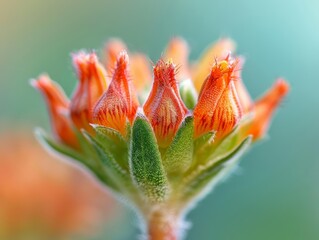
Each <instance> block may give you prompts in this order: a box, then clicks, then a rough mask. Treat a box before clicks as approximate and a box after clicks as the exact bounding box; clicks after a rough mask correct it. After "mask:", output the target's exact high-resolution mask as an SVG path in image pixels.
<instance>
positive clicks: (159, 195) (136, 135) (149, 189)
mask: <svg viewBox="0 0 319 240" xmlns="http://www.w3.org/2000/svg"><path fill="white" fill-rule="evenodd" d="M130 151H131V152H130V171H131V176H132V178H133V181H134V182H135V183H136V185H137V187H138V189H139V190H140V192H141V193H142V196H143V197H144V199H145V200H147V201H150V202H155V203H156V202H157V203H160V202H163V201H164V200H165V199H166V198H167V196H168V193H169V186H168V181H167V177H166V173H165V171H164V167H163V165H162V162H161V155H160V152H159V149H158V145H157V142H156V138H155V135H154V133H153V130H152V127H151V126H150V124H149V122H148V121H147V120H146V119H145V118H144V117H142V116H138V117H137V118H136V120H135V122H134V125H133V129H132V138H131V146H130Z"/></svg>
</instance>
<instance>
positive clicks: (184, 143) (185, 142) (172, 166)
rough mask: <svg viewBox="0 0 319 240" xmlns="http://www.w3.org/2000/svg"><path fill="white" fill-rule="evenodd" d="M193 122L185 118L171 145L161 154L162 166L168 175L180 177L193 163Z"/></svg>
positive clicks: (189, 118)
mask: <svg viewBox="0 0 319 240" xmlns="http://www.w3.org/2000/svg"><path fill="white" fill-rule="evenodd" d="M193 134H194V120H193V118H192V117H190V116H189V117H186V118H185V119H184V121H183V122H182V124H181V126H180V128H179V130H178V131H177V133H176V135H175V137H174V139H173V141H172V143H171V144H170V145H169V147H168V148H167V150H166V151H165V153H164V154H163V165H164V168H165V170H166V172H167V173H168V174H174V175H175V176H180V175H181V174H182V173H184V172H185V171H186V170H187V169H188V168H189V167H190V165H191V163H192V161H193Z"/></svg>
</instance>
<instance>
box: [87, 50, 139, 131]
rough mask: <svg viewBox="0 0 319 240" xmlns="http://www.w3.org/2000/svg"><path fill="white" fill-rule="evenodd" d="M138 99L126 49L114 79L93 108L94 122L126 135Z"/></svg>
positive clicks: (119, 61)
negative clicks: (131, 79)
mask: <svg viewBox="0 0 319 240" xmlns="http://www.w3.org/2000/svg"><path fill="white" fill-rule="evenodd" d="M137 108H138V101H137V98H136V95H135V92H134V90H133V86H132V82H131V81H130V79H129V60H128V55H127V53H126V52H125V51H123V52H121V53H120V54H119V57H118V60H117V63H116V67H115V70H114V74H113V77H112V81H111V83H110V86H109V88H108V89H107V91H106V92H105V93H104V94H103V95H102V96H101V98H100V99H99V100H98V102H97V103H96V105H95V107H94V110H93V122H94V123H97V124H99V125H102V126H106V127H110V128H113V129H115V130H118V131H119V132H120V133H122V134H123V136H125V135H126V123H127V121H129V122H130V123H132V122H133V120H134V118H135V115H136V111H137Z"/></svg>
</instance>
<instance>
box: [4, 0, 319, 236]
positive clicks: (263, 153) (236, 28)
mask: <svg viewBox="0 0 319 240" xmlns="http://www.w3.org/2000/svg"><path fill="white" fill-rule="evenodd" d="M318 13H319V1H317V0H304V1H299V0H281V1H276V0H268V1H255V0H242V1H238V0H223V1H221V0H218V1H214V0H210V1H189V0H175V1H169V0H168V1H166V0H162V1H151V0H131V1H130V0H128V1H124V0H117V1H87V0H55V1H53V0H52V1H44V0H24V1H18V0H10V1H9V0H0V124H1V125H0V129H1V130H8V129H10V128H14V127H15V125H17V124H18V125H27V126H28V127H30V128H33V127H34V126H42V127H48V117H47V113H46V110H45V106H44V103H43V102H42V99H41V97H40V95H39V94H38V93H37V92H35V91H34V90H33V89H32V88H31V87H30V86H29V85H28V80H29V79H30V78H35V77H37V76H38V75H39V74H40V73H42V72H48V73H49V74H50V76H51V77H52V78H53V79H54V80H56V81H58V82H59V83H60V84H61V85H62V86H63V87H64V89H65V90H66V92H67V93H68V94H70V93H71V92H72V90H73V87H74V86H75V82H76V77H75V74H74V72H73V69H72V65H71V59H70V53H71V52H72V51H76V50H79V49H83V48H85V49H97V50H100V49H101V48H102V47H103V44H104V42H105V41H106V40H107V39H108V38H109V37H114V36H115V37H120V38H122V39H123V40H124V41H125V42H126V43H127V45H128V47H129V48H130V49H131V50H133V51H142V52H145V53H146V54H148V55H149V56H150V58H151V59H152V60H153V61H156V59H157V58H159V57H160V55H161V53H162V51H163V49H164V48H165V45H166V43H167V42H168V40H169V39H170V38H171V37H173V36H182V37H184V38H185V39H186V40H187V41H188V42H189V45H190V47H191V50H192V52H191V59H196V58H197V57H198V56H199V54H200V53H201V51H202V50H203V49H204V48H205V47H206V46H207V45H208V44H209V43H211V42H212V41H215V40H217V39H218V38H220V37H225V36H226V37H231V38H233V39H234V40H235V41H236V42H237V44H238V50H237V52H238V53H239V54H241V55H244V56H245V57H246V60H247V61H246V64H245V67H244V70H243V78H244V81H245V83H246V85H247V88H248V89H249V91H250V93H251V95H252V96H253V97H254V98H256V97H258V96H259V95H260V94H261V93H263V92H264V91H265V90H266V89H267V88H269V87H270V86H271V84H272V82H273V81H274V80H275V78H277V77H279V76H282V77H285V78H286V79H287V80H288V81H289V82H290V84H291V93H290V94H289V96H288V98H287V99H286V100H285V102H284V103H283V104H282V107H281V108H280V110H279V113H278V114H277V115H276V117H275V118H274V121H273V124H272V128H271V130H270V132H269V136H270V138H269V139H270V140H267V141H265V142H264V143H263V144H258V145H257V146H255V147H254V149H252V150H251V151H250V152H249V153H248V154H247V155H246V156H245V158H244V161H243V162H242V163H241V166H240V169H239V170H238V171H237V172H236V173H235V174H234V175H233V176H231V178H230V179H228V180H227V181H226V183H224V184H222V185H221V186H218V187H217V189H215V191H214V193H213V194H210V195H209V196H208V197H207V198H205V199H204V200H203V201H202V202H201V203H200V204H199V206H197V208H196V209H194V210H193V211H192V212H191V213H190V214H189V215H188V217H187V219H188V220H189V221H191V222H192V227H191V228H190V230H189V235H188V238H187V240H195V239H196V240H197V239H204V240H205V239H214V240H256V239H258V240H269V239H272V240H284V239H289V240H301V239H302V240H315V239H319V228H318V223H319V204H318V203H319V188H318V183H319V146H318V143H319V142H318V137H317V136H318V134H319V94H318V90H317V89H318V88H319V77H318V69H319V61H318V53H319V14H318ZM135 222H136V221H135V220H134V218H133V217H129V218H128V220H127V221H126V223H123V224H127V225H126V227H125V229H129V230H126V231H128V232H129V233H128V234H126V236H124V237H123V239H136V237H135V236H136V235H137V234H138V230H137V229H135V228H134V226H136V223H135ZM122 235H123V234H122ZM101 239H102V237H101ZM104 239H109V238H108V235H107V233H106V235H105V237H104Z"/></svg>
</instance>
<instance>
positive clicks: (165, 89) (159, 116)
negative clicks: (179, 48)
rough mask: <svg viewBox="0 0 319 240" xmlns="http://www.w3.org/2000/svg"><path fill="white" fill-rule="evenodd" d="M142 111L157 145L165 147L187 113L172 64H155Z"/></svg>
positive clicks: (161, 61)
mask: <svg viewBox="0 0 319 240" xmlns="http://www.w3.org/2000/svg"><path fill="white" fill-rule="evenodd" d="M143 109H144V113H145V115H146V117H147V118H148V120H149V121H150V123H151V125H152V127H153V129H154V132H155V135H156V138H157V141H158V144H159V145H160V146H161V147H167V146H168V144H169V143H170V142H171V141H172V139H173V137H174V136H175V134H176V132H177V130H178V128H179V126H180V124H181V122H182V121H183V119H184V117H185V115H186V113H187V111H188V110H187V108H186V107H185V105H184V103H183V101H182V99H181V97H180V95H179V91H178V86H177V83H176V68H175V65H174V64H173V63H172V62H164V61H163V60H159V61H158V62H157V64H156V66H155V67H154V83H153V87H152V90H151V92H150V95H149V97H148V99H147V100H146V102H145V104H144V107H143Z"/></svg>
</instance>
